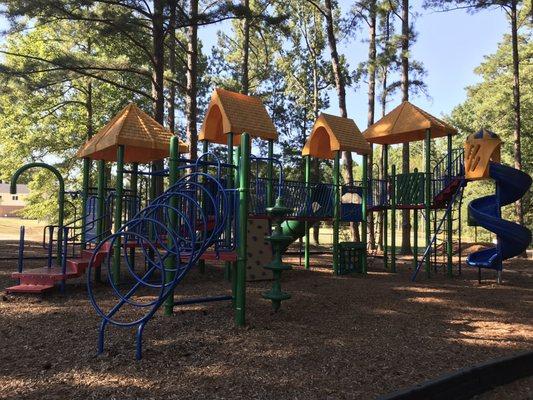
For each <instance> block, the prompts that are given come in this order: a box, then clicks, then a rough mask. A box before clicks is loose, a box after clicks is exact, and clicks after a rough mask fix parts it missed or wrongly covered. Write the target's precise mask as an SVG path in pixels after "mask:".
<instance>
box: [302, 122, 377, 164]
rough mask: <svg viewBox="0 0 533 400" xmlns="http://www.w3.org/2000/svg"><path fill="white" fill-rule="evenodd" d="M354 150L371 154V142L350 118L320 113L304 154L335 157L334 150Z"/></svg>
mask: <svg viewBox="0 0 533 400" xmlns="http://www.w3.org/2000/svg"><path fill="white" fill-rule="evenodd" d="M337 150H340V151H354V152H356V153H358V154H370V152H371V149H370V144H369V143H368V142H367V141H366V140H365V139H364V137H363V135H362V134H361V131H360V130H359V128H358V127H357V125H356V124H355V122H354V121H353V119H350V118H342V117H337V116H335V115H330V114H323V113H322V114H320V116H319V117H318V118H317V120H316V121H315V124H314V125H313V130H312V131H311V134H310V135H309V138H308V139H307V142H306V143H305V146H304V148H303V150H302V155H304V156H307V155H310V156H313V157H318V158H333V157H334V156H335V155H334V153H333V152H334V151H337Z"/></svg>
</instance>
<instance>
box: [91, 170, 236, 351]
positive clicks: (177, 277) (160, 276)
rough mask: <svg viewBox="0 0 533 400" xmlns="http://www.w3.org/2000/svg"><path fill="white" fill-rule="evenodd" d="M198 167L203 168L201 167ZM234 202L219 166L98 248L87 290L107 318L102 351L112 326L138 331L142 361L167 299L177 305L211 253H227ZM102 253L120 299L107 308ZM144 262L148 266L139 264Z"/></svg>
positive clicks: (191, 177)
mask: <svg viewBox="0 0 533 400" xmlns="http://www.w3.org/2000/svg"><path fill="white" fill-rule="evenodd" d="M195 166H196V170H198V168H197V167H198V163H197V164H195ZM195 166H194V165H193V167H192V168H191V169H192V170H193V171H194V170H195ZM189 167H191V166H189ZM182 169H183V170H186V168H185V167H183V168H182ZM234 198H235V189H226V188H224V186H223V185H222V183H221V178H220V168H218V173H217V174H216V175H215V176H213V175H210V174H207V173H204V172H192V173H190V174H188V175H185V176H183V177H182V178H180V179H179V180H178V181H177V182H176V183H175V184H174V185H172V186H171V187H170V188H169V189H168V190H166V191H165V192H164V193H163V194H162V195H160V196H159V197H157V198H156V199H154V200H153V201H152V202H151V203H150V204H149V205H148V206H147V207H146V208H144V209H142V210H141V211H140V212H138V213H137V214H136V215H135V216H134V217H133V218H132V219H131V220H129V221H128V222H126V223H125V224H124V225H123V226H122V227H121V228H120V229H119V230H118V231H117V232H115V233H113V234H112V235H110V236H108V237H107V238H105V239H104V240H102V241H101V242H100V243H99V244H98V245H97V246H96V248H95V251H94V253H93V255H92V257H91V260H90V263H89V267H88V270H87V287H88V293H89V298H90V301H91V303H92V305H93V307H94V309H95V310H96V312H97V313H98V315H99V316H100V317H101V318H102V321H101V324H100V329H99V337H98V353H102V352H103V350H104V336H105V329H106V327H107V325H109V324H111V325H115V326H118V327H125V328H128V327H129V328H132V327H136V328H137V332H136V356H137V359H140V358H141V352H142V333H143V330H144V327H145V326H146V324H147V323H148V321H149V320H150V318H151V317H152V316H153V315H154V313H155V312H156V311H157V310H158V309H159V308H160V307H161V305H163V304H164V303H165V301H166V300H167V299H171V300H169V301H173V300H172V293H173V291H174V288H175V287H176V285H177V284H178V283H179V282H180V281H181V280H182V279H183V277H184V276H185V275H186V274H187V272H188V271H189V270H190V269H191V268H192V267H193V266H194V265H195V264H196V263H197V262H198V260H199V259H200V256H201V255H202V254H203V253H204V252H205V251H206V250H207V249H212V250H213V251H215V252H219V251H225V250H227V243H228V240H227V238H225V237H223V236H224V235H223V234H224V233H227V227H228V225H229V224H230V223H231V222H230V221H231V220H232V219H233V218H234V215H235V212H234V210H235V207H234V201H233V199H234ZM117 241H118V244H119V247H117ZM117 248H120V252H119V253H120V254H118V253H117V250H116V249H117ZM133 248H135V249H138V250H139V252H140V255H141V256H142V257H132V255H131V252H130V251H129V250H130V249H133ZM110 249H115V250H114V251H113V250H110ZM102 254H104V257H105V259H104V261H103V263H102V268H106V267H107V281H108V283H109V287H110V290H111V291H112V293H113V295H114V297H116V298H117V300H118V302H117V303H116V304H114V305H113V306H111V307H109V306H108V307H106V305H107V304H109V300H108V297H109V296H108V295H107V294H106V292H105V291H104V290H102V289H101V287H95V286H94V282H93V281H94V279H92V278H93V269H94V268H96V266H97V265H98V263H97V262H96V260H97V258H98V257H102ZM135 260H137V263H136V262H135ZM139 260H143V261H144V265H141V266H140V265H139V264H140V263H139ZM117 262H120V265H121V266H122V268H121V270H122V271H121V275H122V276H121V279H120V283H119V284H117V283H116V282H117V281H118V279H114V278H116V277H114V276H113V263H117ZM124 266H125V267H126V268H124ZM142 267H144V269H143V268H142ZM108 290H109V289H108ZM104 294H105V296H104ZM101 296H103V297H105V300H103V299H100V297H101Z"/></svg>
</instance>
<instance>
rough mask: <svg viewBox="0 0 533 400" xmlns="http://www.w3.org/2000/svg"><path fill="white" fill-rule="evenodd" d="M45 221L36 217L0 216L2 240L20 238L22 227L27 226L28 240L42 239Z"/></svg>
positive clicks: (0, 236)
mask: <svg viewBox="0 0 533 400" xmlns="http://www.w3.org/2000/svg"><path fill="white" fill-rule="evenodd" d="M45 224H46V223H45V222H43V221H38V220H36V219H22V218H4V217H0V240H18V238H19V237H20V227H21V226H22V225H24V226H25V227H26V233H25V238H26V240H32V241H41V240H42V238H43V227H44V226H45Z"/></svg>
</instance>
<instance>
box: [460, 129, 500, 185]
mask: <svg viewBox="0 0 533 400" xmlns="http://www.w3.org/2000/svg"><path fill="white" fill-rule="evenodd" d="M484 132H485V131H484V130H482V131H480V132H478V133H477V134H471V135H469V136H468V138H467V139H466V141H465V178H466V179H469V180H482V179H488V178H489V177H490V176H489V166H490V161H494V162H500V157H501V144H502V142H501V140H500V138H498V137H496V136H494V137H490V136H489V135H485V134H484ZM480 134H481V136H482V137H481V138H479V137H476V136H479V135H480Z"/></svg>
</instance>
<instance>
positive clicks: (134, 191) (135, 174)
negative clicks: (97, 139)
mask: <svg viewBox="0 0 533 400" xmlns="http://www.w3.org/2000/svg"><path fill="white" fill-rule="evenodd" d="M138 185H139V163H133V164H132V165H131V176H130V190H131V197H132V201H133V204H136V202H137V200H138V199H137V196H138V194H139V189H138ZM140 208H141V204H140V200H139V209H140ZM131 217H132V216H131V215H130V218H131ZM130 265H131V267H132V268H135V247H132V248H131V249H130Z"/></svg>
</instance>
